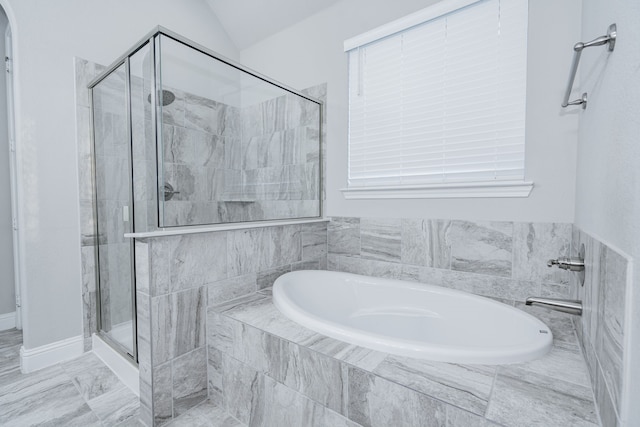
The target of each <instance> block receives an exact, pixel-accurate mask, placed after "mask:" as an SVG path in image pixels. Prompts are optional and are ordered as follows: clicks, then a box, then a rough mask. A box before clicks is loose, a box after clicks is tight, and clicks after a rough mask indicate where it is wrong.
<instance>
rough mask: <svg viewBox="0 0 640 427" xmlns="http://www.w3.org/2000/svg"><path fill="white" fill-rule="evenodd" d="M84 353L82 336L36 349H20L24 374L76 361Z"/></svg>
mask: <svg viewBox="0 0 640 427" xmlns="http://www.w3.org/2000/svg"><path fill="white" fill-rule="evenodd" d="M83 353H84V339H83V338H82V335H79V336H77V337H72V338H67V339H65V340H61V341H56V342H53V343H51V344H47V345H43V346H40V347H36V348H31V349H26V348H24V346H22V348H21V349H20V369H22V373H24V374H28V373H29V372H33V371H37V370H39V369H42V368H46V367H48V366H52V365H55V364H56V363H60V362H65V361H67V360H71V359H75V358H76V357H79V356H81V355H82V354H83Z"/></svg>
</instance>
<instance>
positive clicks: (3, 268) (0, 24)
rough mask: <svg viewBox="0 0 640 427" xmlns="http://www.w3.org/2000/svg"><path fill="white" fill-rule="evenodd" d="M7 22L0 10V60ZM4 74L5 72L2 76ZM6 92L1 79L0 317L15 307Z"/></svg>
mask: <svg viewBox="0 0 640 427" xmlns="http://www.w3.org/2000/svg"><path fill="white" fill-rule="evenodd" d="M8 24H9V22H8V21H7V17H6V15H5V14H4V12H3V11H2V10H1V9H0V58H2V59H4V57H5V56H6V52H5V46H4V33H5V31H6V29H7V26H8ZM2 74H3V75H4V74H5V73H2ZM6 99H7V89H6V84H5V79H4V77H3V78H2V79H0V314H5V313H12V312H14V311H15V310H16V306H15V286H14V281H13V280H14V279H13V231H12V228H11V183H10V181H9V129H8V123H7V103H6Z"/></svg>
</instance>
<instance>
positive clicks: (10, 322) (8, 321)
mask: <svg viewBox="0 0 640 427" xmlns="http://www.w3.org/2000/svg"><path fill="white" fill-rule="evenodd" d="M15 327H16V312H15V311H14V312H12V313H7V314H0V331H6V330H7V329H13V328H15Z"/></svg>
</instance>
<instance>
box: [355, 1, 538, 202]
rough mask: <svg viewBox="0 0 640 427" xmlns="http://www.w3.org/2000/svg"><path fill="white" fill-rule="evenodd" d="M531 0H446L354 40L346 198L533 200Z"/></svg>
mask: <svg viewBox="0 0 640 427" xmlns="http://www.w3.org/2000/svg"><path fill="white" fill-rule="evenodd" d="M527 6H528V4H527V0H481V1H478V0H446V1H444V2H441V3H437V4H436V5H434V6H432V7H430V8H427V9H424V10H422V11H420V12H417V13H415V14H413V15H409V16H408V17H405V18H403V19H401V20H398V21H394V22H392V23H390V24H388V25H385V26H383V27H380V28H377V29H375V30H373V31H370V32H368V33H365V34H363V35H360V36H358V37H355V38H353V39H350V40H347V41H346V42H345V51H347V52H348V56H349V186H348V188H347V189H344V190H343V192H344V194H345V197H347V198H416V197H417V198H423V197H526V196H528V194H529V192H530V191H531V188H532V186H533V184H532V183H530V182H524V151H525V150H524V149H525V99H526V73H527V63H526V61H527V49H526V48H527Z"/></svg>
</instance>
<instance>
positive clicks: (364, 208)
mask: <svg viewBox="0 0 640 427" xmlns="http://www.w3.org/2000/svg"><path fill="white" fill-rule="evenodd" d="M435 2H436V1H435V0H426V1H425V0H397V1H393V2H390V1H386V0H343V1H341V2H339V3H336V4H335V5H333V6H331V7H330V8H328V9H326V10H324V11H322V12H320V13H318V14H316V15H314V16H312V17H310V18H309V19H307V20H305V21H302V22H300V23H298V24H296V25H294V26H292V27H289V28H288V29H286V30H284V31H282V32H280V33H278V34H276V35H274V36H271V37H269V38H268V39H266V40H264V41H262V42H260V43H258V44H256V45H254V46H252V47H250V48H247V49H245V50H243V51H242V52H241V61H242V63H243V64H245V65H247V66H248V67H251V68H253V69H255V70H256V71H259V72H261V73H264V74H266V75H268V76H270V77H272V78H275V79H277V80H280V81H282V82H283V83H286V84H289V85H290V86H293V87H295V88H298V89H300V88H304V87H309V86H312V85H315V84H318V83H322V82H327V83H328V102H327V109H328V113H327V120H328V129H327V142H328V146H327V167H328V173H327V206H326V207H327V209H326V213H327V214H328V215H336V216H337V215H341V216H379V217H397V216H402V217H431V218H458V219H475V220H481V219H491V220H509V221H557V222H572V221H573V210H574V188H575V168H576V141H577V120H578V119H577V118H578V114H577V112H573V111H572V112H566V111H564V110H563V109H562V108H560V102H561V101H562V96H563V92H564V89H565V87H566V86H565V85H566V81H567V77H568V73H569V66H570V63H571V55H572V50H571V48H572V46H573V44H574V43H575V42H576V40H577V39H578V38H579V36H580V19H579V17H580V8H581V1H580V0H566V1H561V2H558V1H554V0H532V1H530V2H529V4H530V6H529V8H530V19H529V64H528V82H527V84H528V89H527V92H528V95H527V135H526V137H527V150H526V170H527V171H526V178H527V179H528V180H532V181H534V183H535V188H534V190H533V192H532V194H531V195H530V197H529V198H526V199H467V200H463V199H455V200H435V199H431V200H394V201H393V202H388V201H352V200H350V201H347V200H345V199H344V198H343V196H342V193H341V192H340V191H339V189H340V188H344V187H346V183H347V131H348V97H347V56H346V54H345V53H344V52H343V41H344V40H345V39H347V38H350V37H352V36H355V35H357V34H360V33H362V32H364V31H367V30H370V29H372V28H375V27H377V26H379V25H382V24H384V23H386V22H389V21H391V20H394V19H397V18H399V17H402V16H404V15H406V14H409V13H411V12H415V11H416V10H419V9H422V8H424V7H426V6H429V5H430V4H433V3H435ZM274 13H275V12H274Z"/></svg>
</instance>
